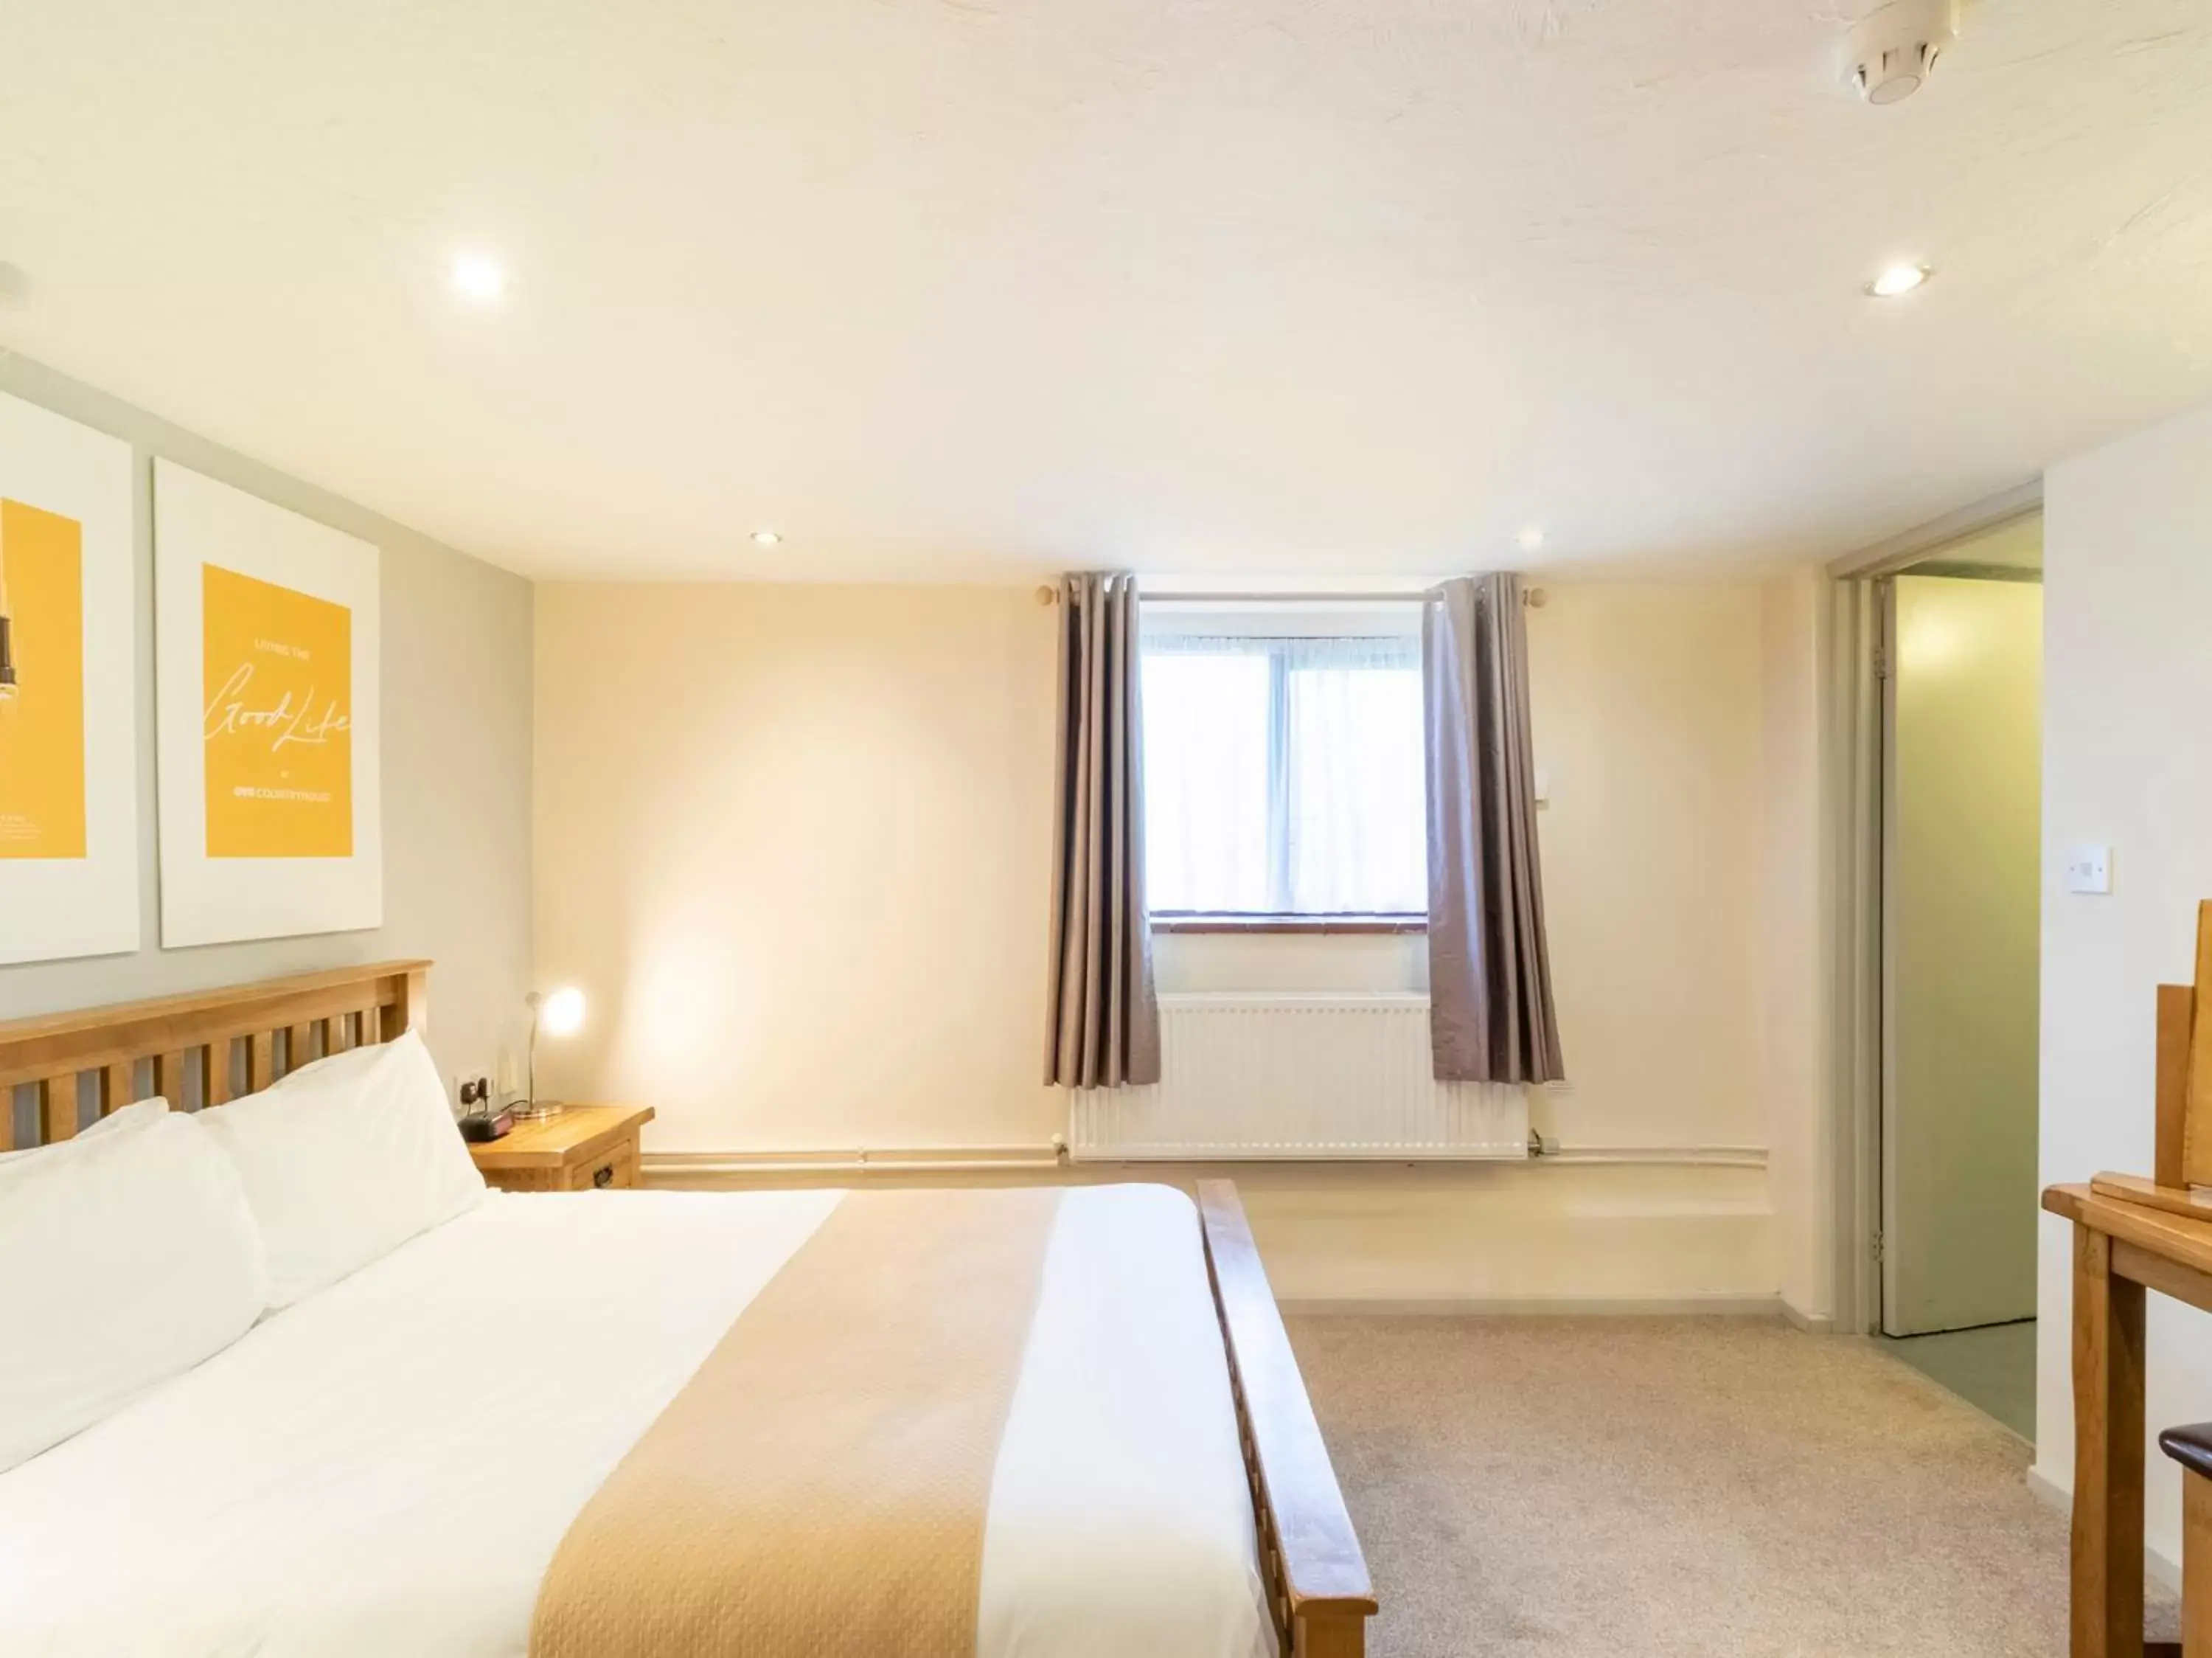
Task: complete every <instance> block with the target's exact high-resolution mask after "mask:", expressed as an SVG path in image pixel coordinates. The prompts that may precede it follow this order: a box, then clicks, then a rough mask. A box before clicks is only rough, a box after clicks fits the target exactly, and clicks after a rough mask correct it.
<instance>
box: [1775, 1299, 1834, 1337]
mask: <svg viewBox="0 0 2212 1658" xmlns="http://www.w3.org/2000/svg"><path fill="white" fill-rule="evenodd" d="M1776 1299H1777V1300H1778V1301H1780V1302H1781V1305H1782V1316H1783V1319H1784V1320H1785V1321H1786V1322H1787V1323H1789V1324H1790V1326H1792V1327H1794V1328H1796V1329H1799V1330H1802V1331H1803V1332H1805V1333H1806V1334H1807V1335H1808V1336H1832V1335H1834V1334H1835V1333H1836V1316H1835V1314H1832V1313H1808V1312H1806V1311H1804V1310H1803V1309H1802V1308H1799V1307H1797V1306H1796V1305H1794V1304H1793V1303H1792V1302H1791V1301H1790V1298H1789V1297H1788V1296H1786V1295H1782V1296H1777V1297H1776Z"/></svg>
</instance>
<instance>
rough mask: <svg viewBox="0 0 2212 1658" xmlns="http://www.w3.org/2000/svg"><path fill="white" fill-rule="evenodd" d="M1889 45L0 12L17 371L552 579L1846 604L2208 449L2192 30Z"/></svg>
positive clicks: (592, 1) (1575, 1)
mask: <svg viewBox="0 0 2212 1658" xmlns="http://www.w3.org/2000/svg"><path fill="white" fill-rule="evenodd" d="M1864 9H1866V6H1865V0H1329V3H1322V0H743V3H739V0H654V3H651V4H628V5H615V4H608V3H605V0H412V3H405V0H384V3H376V4H362V3H361V0H228V3H209V4H203V5H192V6H180V5H173V4H172V5H163V4H157V3H154V0H131V3H125V0H71V3H70V4H67V5H41V4H36V3H33V0H0V64H4V65H5V67H6V89H7V95H6V96H5V98H4V99H0V259H4V260H7V261H9V262H12V263H13V264H15V265H18V266H20V267H21V270H22V271H23V273H24V276H25V278H26V280H25V282H24V283H23V292H22V294H21V296H20V298H18V299H17V300H16V302H14V303H13V304H12V305H11V306H10V307H9V308H6V309H4V310H0V344H5V345H7V346H9V347H13V348H14V349H15V350H20V351H21V352H23V353H25V354H26V355H28V356H31V357H37V358H39V359H41V360H43V361H45V362H46V363H50V364H51V365H52V366H53V367H55V368H57V369H61V370H63V371H64V372H65V373H68V374H70V375H75V376H76V377H78V378H80V379H82V380H85V381H91V382H92V383H94V384H95V385H97V386H99V387H101V388H102V389H104V390H106V391H109V392H112V393H117V394H118V395H120V396H122V397H124V398H125V399H130V400H131V401H133V402H135V403H137V404H140V405H143V406H145V407H148V408H149V409H151V410H153V411H155V412H157V413H159V414H161V415H164V416H166V417H167V418H171V419H173V420H175V421H178V422H179V423H181V424H185V425H187V426H190V427H191V428H193V429H195V430H199V431H202V432H204V433H205V434H207V435H208V436H211V437H214V438H216V439H218V440H219V441H222V442H226V443H228V444H230V445H232V446H233V447H234V448H239V449H241V450H243V451H245V452H246V453H248V454H252V455H253V456H255V457H257V458H258V459H260V460H266V461H268V462H270V463H272V464H273V465H275V466H279V467H281V468H283V469H284V470H286V471H288V472H294V473H295V474H298V475H300V476H301V477H304V478H307V479H311V480H313V481H314V482H316V483H318V484H320V485H325V486H327V487H329V488H331V489H332V490H335V491H339V492H341V493H343V494H344V495H347V496H349V497H353V498H355V499H356V500H358V501H361V502H362V503H365V504H367V505H369V506H371V507H374V508H376V509H380V510H381V511H383V512H385V513H386V514H388V515H391V516H392V517H395V518H398V519H400V520H402V521H405V522H408V523H410V524H412V525H414V526H416V527H419V528H421V529H422V530H424V531H427V532H428V533H431V534H433V535H435V536H437V537H439V538H441V539H444V540H447V541H449V542H451V543H453V545H456V546H460V547H464V548H465V549H468V550H469V551H471V552H477V553H480V554H482V555H483V556H485V557H486V558H491V559H493V560H495V561H496V562H498V563H500V564H506V565H508V566H511V567H512V568H513V569H516V570H523V571H526V572H528V573H531V574H532V575H549V576H656V577H658V576H709V577H756V576H759V577H775V578H793V577H798V578H811V577H818V578H823V579H854V580H876V579H889V580H939V579H944V580H965V579H994V578H1004V577H1012V576H1027V575H1029V574H1030V573H1032V572H1035V571H1039V570H1049V569H1054V568H1060V567H1065V566H1070V565H1083V566H1096V565H1114V566H1127V567H1133V568H1136V569H1139V570H1146V571H1148V572H1167V573H1202V574H1210V575H1211V574H1218V575H1225V576H1258V575H1261V574H1263V573H1264V574H1267V575H1270V576H1278V575H1309V576H1322V575H1334V576H1351V575H1366V574H1387V573H1421V574H1434V573H1439V572H1443V571H1449V570H1461V569H1468V568H1477V567H1486V566H1495V565H1498V564H1503V563H1507V562H1512V563H1516V564H1523V565H1528V566H1534V567H1537V568H1543V569H1559V568H1561V567H1565V566H1570V565H1576V564H1588V565H1592V566H1596V567H1603V568H1607V569H1613V568H1618V567H1621V566H1635V567H1643V568H1649V569H1655V570H1658V569H1663V570H1670V571H1671V570H1707V569H1711V570H1735V569H1754V568H1770V567H1772V566H1775V565H1778V564H1786V563H1789V562H1793V561H1797V560H1803V559H1808V558H1828V557H1832V556H1834V555H1837V554H1838V553H1841V552H1847V551H1849V550H1850V549H1851V548H1853V547H1856V546H1863V545H1865V544H1867V543H1869V542H1873V541H1875V540H1879V539H1882V538H1884V537H1886V536H1888V535H1891V534H1893V533H1896V532H1898V531H1899V530H1900V529H1903V528H1905V527H1907V526H1910V525H1912V524H1915V523H1917V522H1921V521H1925V520H1928V519H1930V518H1933V517H1936V516H1937V515H1941V514H1942V513H1945V512H1947V511H1949V510H1951V509H1955V508H1957V507H1959V506H1960V505H1961V504H1962V503H1968V502H1971V501H1974V500H1976V499H1978V498H1979V497H1984V496H1987V495H1990V494H1992V493H1994V492H1996V491H2002V490H2004V489H2007V488H2008V487H2011V486H2014V485H2019V484H2020V483H2021V482H2022V481H2023V480H2025V479H2030V478H2032V477H2033V476H2034V474H2035V473H2036V472H2038V471H2039V469H2040V468H2041V467H2042V466H2044V465H2045V463H2047V462H2049V461H2051V460H2055V459H2057V458H2059V457H2061V456H2063V455H2065V454H2069V453H2073V452H2076V451H2079V450H2081V449H2083V448H2088V447H2091V446H2093V445H2095V444H2097V443H2099V442H2103V441H2105V440H2106V439H2108V438H2111V437H2113V436H2118V435H2119V434H2120V433H2122V432H2124V431H2127V430H2131V429H2133V428H2136V427H2138V426H2141V425H2142V424H2148V423H2149V422H2151V421H2153V420H2155V419H2157V418H2160V417H2162V416H2164V415H2166V414H2167V413H2169V412H2172V411H2177V410H2179V409H2180V408H2183V407H2185V406H2186V405H2190V404H2191V403H2193V402H2198V401H2202V400H2203V399H2207V398H2212V167H2208V165H2207V162H2206V157H2207V156H2212V95H2208V88H2212V8H2207V7H2206V6H2204V5H2203V3H2202V0H2098V3H2094V4H2086V3H2083V0H1982V3H1979V4H1976V5H1972V6H1970V7H1969V8H1968V9H1966V12H1965V14H1964V19H1963V33H1962V38H1961V40H1960V43H1959V44H1958V46H1956V48H1955V49H1954V52H1953V53H1952V54H1951V56H1950V57H1949V58H1948V60H1947V62H1946V63H1945V64H1944V65H1943V66H1942V70H1941V71H1940V72H1939V73H1938V74H1937V76H1936V78H1935V80H1934V81H1933V82H1931V84H1930V85H1929V87H1928V88H1926V89H1924V90H1923V91H1922V92H1921V93H1920V94H1917V95H1916V96H1915V97H1913V98H1911V99H1909V100H1907V101H1905V102H1904V103H1902V104H1899V105H1897V106H1894V107H1890V108H1887V109H1876V108H1872V107H1867V106H1865V105H1863V104H1862V103H1860V102H1859V101H1857V98H1856V97H1855V96H1853V95H1852V94H1850V93H1849V92H1848V91H1846V90H1845V89H1844V88H1842V87H1841V86H1840V85H1839V83H1838V80H1837V77H1836V71H1837V68H1838V58H1839V48H1840V45H1841V41H1842V37H1843V34H1844V29H1845V27H1846V26H1847V24H1848V23H1849V22H1850V21H1851V19H1852V18H1853V17H1855V16H1857V15H1858V14H1859V13H1861V12H1862V11H1863V10H1864ZM465 250H483V251H488V252H489V253H493V254H494V255H495V256H496V257H497V259H499V260H500V261H501V262H502V263H503V265H505V267H506V269H507V273H508V275H509V277H510V283H511V285H510V287H509V290H508V292H507V296H506V297H505V298H504V299H503V300H502V301H501V302H499V303H498V304H496V305H494V306H489V307H477V306H471V305H470V304H468V303H466V302H464V301H462V300H460V299H459V298H458V297H457V296H455V295H454V294H453V291H452V290H451V288H450V287H449V284H448V281H447V271H448V268H449V266H450V264H451V262H452V260H453V258H454V256H455V255H456V254H457V253H460V252H463V251H465ZM1894 259H1925V260H1928V261H1929V262H1931V263H1933V264H1934V265H1936V270H1937V274H1936V277H1935V279H1934V280H1933V281H1931V282H1929V283H1928V284H1927V286H1926V287H1924V288H1923V289H1922V290H1919V291H1918V292H1917V293H1915V294H1913V295H1911V296H1907V297H1905V298H1903V299H1899V300H1892V301H1874V300H1869V299H1868V298H1867V297H1865V296H1863V294H1862V292H1861V284H1862V283H1864V282H1865V281H1866V280H1867V279H1868V278H1869V277H1871V276H1872V275H1873V274H1874V273H1875V271H1876V270H1877V269H1878V268H1880V267H1881V266H1882V265H1885V264H1887V263H1888V262H1890V261H1892V260H1894ZM1532 524H1541V526H1543V527H1544V530H1545V545H1544V546H1543V548H1542V550H1541V552H1536V553H1528V552H1522V551H1521V550H1520V549H1519V548H1518V547H1517V546H1516V536H1517V535H1518V533H1520V532H1521V531H1522V530H1523V529H1524V528H1526V527H1528V526H1530V525H1532ZM764 525H768V526H773V527H775V528H776V529H778V530H780V531H781V532H782V533H783V535H784V537H785V538H786V539H785V540H784V542H783V544H782V545H781V546H778V547H775V548H774V549H770V550H766V551H764V550H763V549H761V548H758V547H756V546H753V545H752V544H751V542H750V539H748V533H749V532H750V531H751V530H753V529H755V528H756V527H761V526H764Z"/></svg>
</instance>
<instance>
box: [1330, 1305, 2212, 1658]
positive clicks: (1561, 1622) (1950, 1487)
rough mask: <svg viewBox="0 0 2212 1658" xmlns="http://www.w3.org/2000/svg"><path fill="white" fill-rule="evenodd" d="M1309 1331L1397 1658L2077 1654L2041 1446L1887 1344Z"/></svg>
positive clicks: (1668, 1333)
mask: <svg viewBox="0 0 2212 1658" xmlns="http://www.w3.org/2000/svg"><path fill="white" fill-rule="evenodd" d="M1291 1339H1292V1342H1293V1344H1295V1345H1296V1347H1297V1354H1298V1362H1299V1363H1300V1365H1301V1366H1302V1367H1303V1368H1304V1371H1305V1375H1306V1381H1307V1385H1308V1387H1309V1388H1310V1391H1311V1393H1312V1395H1313V1400H1314V1407H1315V1410H1316V1412H1317V1414H1318V1415H1319V1416H1320V1417H1321V1423H1322V1431H1323V1433H1324V1434H1325V1435H1326V1436H1328V1443H1329V1449H1330V1452H1331V1454H1332V1455H1333V1456H1334V1460H1335V1462H1336V1467H1337V1472H1338V1474H1339V1476H1340V1478H1341V1479H1342V1480H1343V1483H1344V1488H1345V1496H1346V1501H1347V1502H1348V1503H1350V1505H1351V1508H1352V1519H1353V1521H1354V1522H1355V1523H1356V1524H1357V1525H1358V1528H1359V1534H1360V1539H1361V1541H1362V1542H1363V1543H1364V1545H1365V1547H1366V1550H1367V1557H1368V1564H1369V1566H1370V1570H1372V1572H1373V1574H1374V1577H1375V1584H1376V1594H1377V1596H1378V1597H1379V1598H1380V1600H1381V1601H1382V1605H1383V1612H1382V1615H1381V1616H1380V1618H1377V1619H1376V1624H1375V1627H1374V1632H1373V1639H1372V1641H1371V1642H1370V1648H1369V1650H1370V1653H1372V1654H1375V1655H1376V1658H1471V1655H1488V1654H1500V1655H1521V1654H1528V1655H1534V1654H1541V1655H1544V1658H1583V1655H1588V1658H1625V1655H1650V1658H1660V1655H1682V1658H1690V1655H1697V1658H1710V1655H1717V1654H1739V1653H1741V1654H1775V1655H1784V1654H1787V1655H1804V1658H1857V1655H1876V1654H1879V1655H1884V1658H1888V1655H1917V1654H1928V1655H1930V1658H1936V1655H1941V1658H1976V1655H1982V1654H1989V1655H1996V1654H2005V1655H2014V1654H2033V1655H2046V1654H2047V1655H2057V1654H2061V1653H2063V1652H2064V1650H2065V1648H2066V1524H2065V1521H2064V1520H2063V1517H2062V1516H2061V1515H2057V1514H2055V1513H2053V1512H2051V1510H2049V1509H2045V1507H2044V1506H2043V1505H2042V1504H2041V1503H2039V1502H2038V1501H2037V1500H2036V1499H2035V1498H2034V1497H2033V1496H2031V1495H2030V1494H2029V1492H2028V1490H2027V1485H2026V1484H2025V1474H2026V1471H2027V1464H2028V1460H2029V1457H2028V1453H2027V1448H2026V1446H2024V1445H2023V1444H2022V1443H2021V1441H2020V1440H2019V1439H2017V1438H2015V1436H2013V1435H2011V1434H2009V1433H2008V1432H2007V1431H2006V1430H2005V1429H2002V1428H2001V1427H1999V1426H1998V1425H1997V1424H1996V1423H1994V1422H1992V1421H1990V1419H1989V1418H1988V1417H1984V1416H1983V1415H1982V1414H1981V1413H1980V1412H1979V1411H1976V1410H1974V1409H1973V1408H1972V1406H1970V1405H1966V1403H1965V1402H1964V1401H1962V1400H1960V1399H1957V1398H1955V1397H1954V1396H1953V1395H1951V1394H1949V1393H1946V1392H1944V1391H1943V1390H1942V1388H1941V1387H1937V1386H1936V1384H1935V1383H1933V1382H1931V1381H1929V1380H1928V1379H1927V1378H1926V1377H1924V1376H1922V1375H1917V1373H1915V1372H1914V1371H1912V1370H1911V1369H1908V1368H1906V1367H1905V1366H1904V1365H1902V1364H1900V1363H1898V1362H1896V1361H1895V1360H1893V1359H1891V1358H1889V1357H1887V1356H1885V1355H1883V1354H1882V1353H1881V1352H1880V1351H1878V1350H1875V1348H1873V1347H1872V1346H1870V1345H1869V1344H1867V1343H1865V1342H1862V1341H1855V1340H1850V1339H1847V1338H1835V1337H1826V1338H1823V1337H1814V1336H1807V1335H1802V1334H1801V1333H1799V1332H1796V1331H1795V1330H1792V1329H1790V1327H1789V1326H1785V1325H1784V1324H1781V1323H1779V1322H1769V1321H1766V1320H1752V1319H1726V1318H1711V1319H1634V1320H1631V1319H1575V1320H1567V1319H1525V1320H1523V1319H1442V1318H1351V1317H1346V1318H1336V1317H1326V1318H1324V1317H1309V1318H1298V1319H1294V1320H1291ZM2159 1600H2160V1605H2159V1606H2158V1607H2157V1608H2156V1610H2155V1611H2154V1613H2153V1616H2152V1618H2151V1623H2152V1625H2153V1628H2154V1631H2161V1632H2163V1633H2166V1634H2167V1635H2169V1636H2170V1635H2171V1634H2172V1627H2173V1624H2174V1621H2175V1618H2174V1612H2173V1609H2172V1603H2171V1601H2170V1600H2166V1597H2164V1596H2163V1595H2160V1597H2159Z"/></svg>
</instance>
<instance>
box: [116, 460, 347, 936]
mask: <svg viewBox="0 0 2212 1658" xmlns="http://www.w3.org/2000/svg"><path fill="white" fill-rule="evenodd" d="M154 595H155V647H156V649H155V707H156V712H157V716H158V717H157V724H158V726H159V729H160V738H159V750H160V753H159V759H160V774H161V942H162V944H163V945H164V946H167V947H170V948H175V947H178V946H182V945H191V944H221V943H227V942H230V941H232V940H234V939H246V938H283V937H288V936H291V935H294V934H298V933H335V932H347V931H351V930H355V929H357V928H363V927H379V926H381V925H383V924H384V842H383V832H382V822H383V819H382V810H381V806H382V802H381V795H380V771H379V766H378V757H379V752H380V731H379V723H378V718H377V715H378V680H377V661H378V649H379V633H378V607H377V595H378V569H377V551H376V549H375V548H374V547H373V546H370V545H369V544H368V542H366V541H362V540H357V539H355V538H354V537H352V536H350V535H346V534H343V533H341V532H339V531H337V530H334V529H331V527H329V526H327V525H325V524H318V523H316V522H315V521H313V519H309V518H302V517H301V516H300V515H299V514H297V513H295V512H287V511H286V510H285V509H283V508H282V507H278V506H273V505H271V504H270V503H268V502H266V501H264V500H261V499H260V498H259V497H255V496H251V495H248V494H246V492H245V491H242V490H234V489H233V488H231V487H230V485H228V484H218V483H216V481H215V480H214V479H211V478H205V477H203V476H202V475H201V474H199V473H198V472H192V471H191V470H190V469H189V468H186V467H184V466H178V465H176V464H175V463H174V462H173V461H167V460H156V461H155V463H154Z"/></svg>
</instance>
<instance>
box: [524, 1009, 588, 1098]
mask: <svg viewBox="0 0 2212 1658" xmlns="http://www.w3.org/2000/svg"><path fill="white" fill-rule="evenodd" d="M522 999H523V1001H524V1003H526V1004H527V1005H528V1007H529V1009H530V1092H529V1095H528V1097H527V1098H526V1099H523V1100H519V1101H517V1102H516V1104H515V1106H514V1107H513V1111H514V1114H515V1115H516V1116H517V1117H532V1118H535V1117H550V1116H552V1115H553V1114H554V1113H555V1112H558V1111H559V1110H560V1109H561V1102H560V1101H559V1100H540V1099H539V1098H538V1032H540V1031H541V1030H542V1031H544V1033H545V1034H546V1035H548V1036H574V1034H575V1033H577V1032H578V1031H580V1030H581V1029H583V1028H584V993H583V992H582V991H580V990H578V989H576V988H575V986H574V985H573V984H569V985H563V986H562V988H561V989H559V990H557V991H531V993H530V994H529V995H528V996H526V997H523V998H522Z"/></svg>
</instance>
